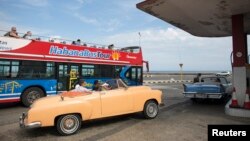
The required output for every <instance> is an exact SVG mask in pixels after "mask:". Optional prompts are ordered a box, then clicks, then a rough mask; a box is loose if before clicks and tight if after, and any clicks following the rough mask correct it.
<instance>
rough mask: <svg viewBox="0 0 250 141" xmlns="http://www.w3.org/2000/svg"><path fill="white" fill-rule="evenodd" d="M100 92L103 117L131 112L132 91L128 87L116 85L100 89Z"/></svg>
mask: <svg viewBox="0 0 250 141" xmlns="http://www.w3.org/2000/svg"><path fill="white" fill-rule="evenodd" d="M100 94H101V103H102V116H103V117H107V116H112V115H121V114H125V113H130V112H132V110H133V99H132V95H131V94H132V93H131V92H130V91H129V90H128V89H126V88H122V87H118V88H116V89H113V90H108V91H102V92H100Z"/></svg>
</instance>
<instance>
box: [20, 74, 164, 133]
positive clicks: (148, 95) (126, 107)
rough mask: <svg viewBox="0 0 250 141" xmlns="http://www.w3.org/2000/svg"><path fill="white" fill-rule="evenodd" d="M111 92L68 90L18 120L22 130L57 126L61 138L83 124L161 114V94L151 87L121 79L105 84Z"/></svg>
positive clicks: (42, 101)
mask: <svg viewBox="0 0 250 141" xmlns="http://www.w3.org/2000/svg"><path fill="white" fill-rule="evenodd" d="M106 83H107V84H108V85H109V86H110V88H111V90H105V91H93V93H92V94H86V93H83V92H75V91H69V92H64V93H61V94H60V95H56V96H50V97H45V98H41V99H38V100H36V101H35V102H34V103H33V104H32V105H31V108H30V109H29V111H28V112H27V113H23V114H22V115H21V116H20V118H19V124H20V127H25V128H35V127H47V126H55V127H56V129H57V131H58V133H59V134H61V135H71V134H74V133H76V132H77V131H78V130H79V129H80V128H81V124H82V121H87V120H92V119H99V118H104V117H110V116H117V115H123V114H129V113H136V112H142V113H143V115H144V117H145V118H147V119H153V118H155V117H156V116H157V115H158V111H159V107H158V106H160V105H162V104H163V103H162V92H161V91H160V90H153V89H151V88H150V87H148V86H131V87H128V86H127V85H126V84H125V83H124V82H123V81H122V80H121V79H114V80H112V81H111V80H109V81H107V82H106Z"/></svg>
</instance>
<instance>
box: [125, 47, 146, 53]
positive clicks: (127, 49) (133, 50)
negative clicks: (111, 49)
mask: <svg viewBox="0 0 250 141" xmlns="http://www.w3.org/2000/svg"><path fill="white" fill-rule="evenodd" d="M121 51H124V52H130V53H140V52H141V48H140V47H138V46H133V47H125V48H121Z"/></svg>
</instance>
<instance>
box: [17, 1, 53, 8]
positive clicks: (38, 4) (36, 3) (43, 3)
mask: <svg viewBox="0 0 250 141" xmlns="http://www.w3.org/2000/svg"><path fill="white" fill-rule="evenodd" d="M22 2H23V3H25V4H27V5H31V6H36V7H45V6H47V5H48V0H22Z"/></svg>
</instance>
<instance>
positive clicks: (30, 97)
mask: <svg viewBox="0 0 250 141" xmlns="http://www.w3.org/2000/svg"><path fill="white" fill-rule="evenodd" d="M41 97H44V92H43V90H41V89H40V88H37V87H31V88H28V89H27V90H25V91H24V93H23V94H22V96H21V101H22V103H23V105H24V106H26V107H29V106H30V105H31V104H32V103H33V102H34V101H35V100H37V99H39V98H41Z"/></svg>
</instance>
